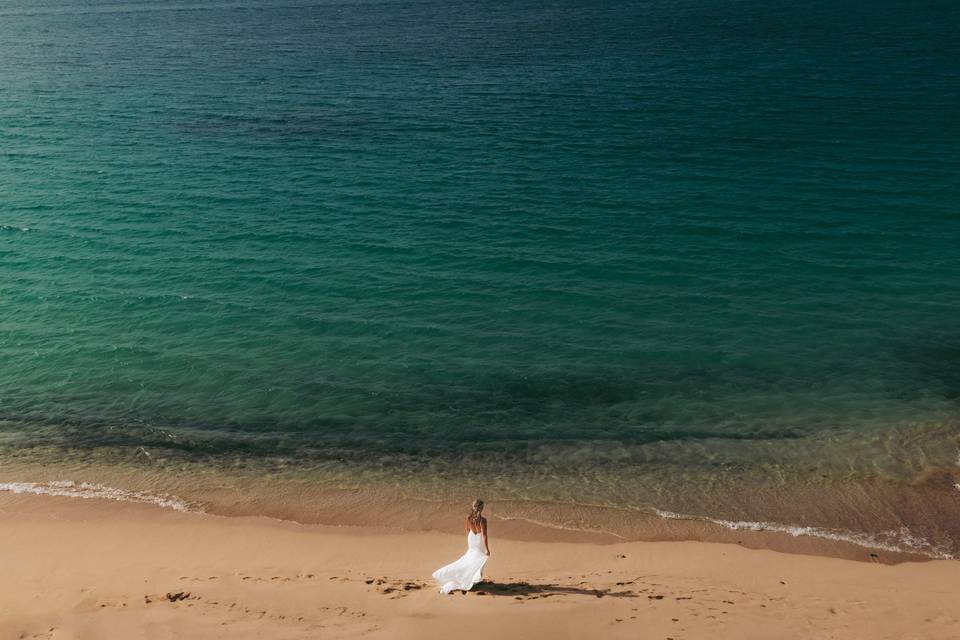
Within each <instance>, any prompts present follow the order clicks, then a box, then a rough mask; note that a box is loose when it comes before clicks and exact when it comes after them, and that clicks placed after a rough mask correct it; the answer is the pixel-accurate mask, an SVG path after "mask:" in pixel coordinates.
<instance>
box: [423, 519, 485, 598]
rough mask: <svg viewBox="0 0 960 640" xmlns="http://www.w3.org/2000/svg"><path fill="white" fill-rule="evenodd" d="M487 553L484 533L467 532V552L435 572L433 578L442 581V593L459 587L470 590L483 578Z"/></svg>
mask: <svg viewBox="0 0 960 640" xmlns="http://www.w3.org/2000/svg"><path fill="white" fill-rule="evenodd" d="M486 563H487V554H486V553H484V551H483V534H482V533H474V532H473V531H471V532H470V533H468V534H467V552H466V553H465V554H463V555H462V556H460V558H459V559H458V560H457V561H456V562H451V563H450V564H448V565H447V566H445V567H442V568H440V569H437V570H436V571H434V572H433V579H434V580H436V581H437V582H439V583H440V593H450V592H451V591H456V590H457V589H462V590H464V591H469V590H470V589H472V588H473V585H475V584H477V583H478V582H480V581H481V580H482V579H483V565H485V564H486Z"/></svg>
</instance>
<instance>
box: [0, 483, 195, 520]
mask: <svg viewBox="0 0 960 640" xmlns="http://www.w3.org/2000/svg"><path fill="white" fill-rule="evenodd" d="M0 491H9V492H11V493H32V494H36V495H46V496H63V497H67V498H83V499H100V500H117V501H119V502H137V503H141V504H152V505H155V506H158V507H162V508H164V509H173V510H174V511H184V512H187V511H192V512H202V511H203V510H202V509H200V508H198V507H196V506H194V505H191V504H189V503H188V502H186V501H184V500H181V499H179V498H176V497H173V496H167V495H156V494H152V493H147V492H145V491H127V490H126V489H117V488H115V487H107V486H104V485H102V484H91V483H89V482H74V481H73V480H58V481H55V482H0Z"/></svg>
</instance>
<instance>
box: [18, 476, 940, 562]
mask: <svg viewBox="0 0 960 640" xmlns="http://www.w3.org/2000/svg"><path fill="white" fill-rule="evenodd" d="M5 495H6V496H9V497H10V499H14V500H16V498H17V497H31V496H32V497H52V498H57V499H64V500H68V501H77V502H81V503H82V502H93V503H96V502H116V503H119V504H127V505H134V506H142V507H147V508H157V509H163V510H172V511H175V512H181V513H191V514H195V515H202V516H212V517H222V518H228V519H239V520H244V519H250V518H254V519H262V520H263V521H265V522H275V523H279V524H288V525H294V526H306V527H310V526H320V527H324V526H326V527H354V528H361V529H364V528H374V529H383V530H387V531H394V532H398V533H418V532H438V533H448V534H449V533H456V529H457V526H456V525H458V524H459V522H460V519H459V515H458V514H459V512H460V511H461V510H462V509H458V508H457V506H456V505H454V504H445V503H436V502H425V501H422V500H416V499H410V498H400V499H397V498H394V499H393V500H391V501H389V502H383V501H379V500H380V498H379V497H374V498H372V499H371V498H370V496H368V495H365V494H364V492H362V491H360V492H351V491H332V490H328V491H327V492H326V496H327V497H328V498H330V497H331V496H332V499H330V500H329V501H327V502H326V503H324V502H321V504H325V506H329V505H331V504H335V505H336V507H334V508H331V509H329V511H328V512H327V513H326V514H325V517H324V518H323V519H322V520H318V521H316V522H301V521H298V520H296V519H294V518H283V517H277V516H274V515H265V514H256V513H253V514H251V513H244V512H242V511H239V512H233V513H231V512H230V511H221V510H216V509H212V510H208V509H206V508H204V506H203V505H202V504H200V503H197V502H191V501H186V500H182V499H180V498H178V497H176V496H172V495H169V494H156V493H151V492H146V491H132V490H126V489H121V488H116V487H108V486H105V485H102V484H99V483H87V482H74V481H69V480H60V481H49V482H0V504H2V501H3V500H4V496H5ZM538 506H539V507H540V508H541V509H543V508H544V507H547V510H548V511H549V509H550V508H555V509H556V511H555V512H554V513H552V514H551V513H548V514H547V515H548V518H549V517H550V516H552V517H553V522H550V521H544V520H536V519H533V518H531V517H527V516H517V515H501V514H498V513H497V512H496V508H497V503H493V509H488V511H490V513H489V514H488V515H489V517H490V519H491V522H492V523H494V525H495V527H496V529H497V533H498V535H499V536H500V537H503V538H505V539H508V540H513V541H518V542H548V543H549V542H567V543H586V544H601V545H611V544H620V543H629V542H702V543H719V544H731V545H738V546H742V547H745V548H748V549H765V550H772V551H777V552H781V553H792V554H799V555H808V556H822V557H832V558H842V559H846V560H856V561H861V562H881V563H885V564H898V563H901V562H926V561H930V560H952V559H954V558H953V556H951V555H949V554H946V553H943V552H918V551H916V550H912V549H906V550H905V549H902V548H898V547H896V546H893V545H890V544H885V543H883V542H879V541H877V540H876V539H875V538H874V537H872V536H869V535H867V534H854V533H851V532H842V531H840V532H837V531H831V530H828V529H821V528H818V527H803V526H794V525H782V524H779V523H769V522H754V521H746V522H731V521H726V520H722V519H717V518H711V517H709V516H692V515H684V514H677V513H672V512H665V511H661V510H656V509H654V510H653V513H649V514H646V513H633V514H631V515H632V517H635V518H645V519H646V520H647V521H648V522H649V523H650V524H648V525H647V530H646V532H645V534H644V535H643V536H641V537H632V538H631V537H627V536H624V535H621V534H619V533H616V532H614V531H609V530H604V529H602V528H600V527H599V526H589V525H588V526H575V525H571V524H559V523H558V519H560V520H562V518H563V517H565V516H566V517H568V514H569V510H570V509H572V508H575V509H576V510H577V511H578V515H579V517H581V518H583V517H586V518H587V522H592V523H594V524H595V523H597V522H599V521H600V519H601V518H602V517H605V516H608V515H609V513H610V512H611V511H616V510H613V509H611V508H609V507H592V506H587V505H575V506H571V505H538ZM623 511H629V510H623ZM565 512H566V513H565Z"/></svg>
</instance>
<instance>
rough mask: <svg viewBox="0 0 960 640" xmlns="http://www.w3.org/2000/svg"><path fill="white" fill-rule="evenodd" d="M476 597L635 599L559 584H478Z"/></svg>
mask: <svg viewBox="0 0 960 640" xmlns="http://www.w3.org/2000/svg"><path fill="white" fill-rule="evenodd" d="M473 593H474V594H476V595H478V596H510V597H513V598H549V597H551V596H593V597H595V598H605V597H610V598H636V597H638V596H637V594H636V593H634V592H633V591H613V590H611V589H596V588H591V587H581V586H564V585H559V584H531V583H529V582H486V581H484V582H478V583H477V584H476V585H474V587H473Z"/></svg>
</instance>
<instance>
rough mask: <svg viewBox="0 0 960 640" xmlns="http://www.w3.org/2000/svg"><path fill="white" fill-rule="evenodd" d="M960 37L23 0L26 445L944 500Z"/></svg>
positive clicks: (837, 28) (684, 10) (844, 15)
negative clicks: (879, 486)
mask: <svg viewBox="0 0 960 640" xmlns="http://www.w3.org/2000/svg"><path fill="white" fill-rule="evenodd" d="M958 19H960V11H958V9H957V7H956V5H954V4H953V3H948V2H920V3H913V4H911V5H909V6H904V5H903V4H902V3H893V2H879V3H872V4H871V6H870V7H869V8H864V7H863V6H862V3H855V2H841V3H839V4H837V3H835V2H832V3H825V2H810V3H803V4H799V5H798V4H796V3H785V2H777V1H774V2H768V1H764V2H759V1H753V0H745V1H742V2H733V1H726V0H711V1H710V2H705V1H703V2H701V1H696V0H692V1H625V2H612V3H607V2H604V3H601V2H593V1H588V0H580V1H579V2H574V1H569V0H562V1H560V2H550V3H546V2H538V1H534V2H500V3H460V2H414V3H381V2H364V1H361V2H351V3H340V2H311V1H305V2H283V1H249V0H238V1H236V2H204V1H199V2H182V3H181V2H175V1H171V2H155V1H143V2H124V3H113V2H106V1H84V2H81V1H79V0H66V1H65V2H56V3H54V2H35V1H32V0H31V1H29V2H28V1H27V0H0V154H2V155H0V216H2V219H0V224H2V226H0V301H2V302H0V304H2V307H0V417H2V427H0V444H2V447H3V449H2V452H3V455H5V456H14V457H18V458H21V457H23V456H29V455H30V454H31V452H37V451H41V450H42V451H45V452H49V451H55V452H56V451H59V452H61V453H60V454H58V455H62V456H63V457H64V458H66V457H71V456H72V457H83V456H88V455H95V454H97V452H108V453H107V454H105V455H106V456H107V458H110V457H111V456H112V457H116V458H118V459H120V460H126V459H130V458H131V456H133V455H134V452H135V451H138V450H139V448H140V447H143V448H145V450H146V451H148V452H152V455H153V456H167V457H170V458H175V459H182V460H188V461H199V462H201V463H204V464H216V463H217V461H218V460H226V459H230V460H231V461H232V464H236V462H237V460H242V461H247V462H251V464H254V462H255V461H258V460H259V461H263V460H273V461H275V460H282V461H283V464H289V465H293V466H298V465H299V466H301V467H303V468H304V469H310V468H316V469H320V468H327V467H325V466H324V465H331V464H337V465H344V464H346V465H347V466H349V465H351V464H353V465H354V466H355V467H356V468H358V469H360V468H365V467H370V466H371V465H372V466H374V467H376V468H378V469H379V470H380V471H379V473H380V474H381V477H386V478H387V479H389V478H391V477H393V476H391V474H395V477H396V478H408V477H414V476H416V475H417V473H421V474H423V473H428V472H430V473H434V474H438V475H437V476H436V477H439V478H450V477H452V476H451V475H450V474H452V473H453V471H451V470H452V469H466V470H467V472H468V473H469V472H470V469H475V470H477V471H478V472H479V471H483V472H484V473H490V474H493V475H496V477H497V478H498V479H499V480H498V481H499V482H500V483H501V484H500V485H494V487H496V486H500V487H501V489H496V488H492V489H490V490H491V491H494V492H496V491H497V490H502V491H508V489H507V488H508V487H514V488H515V487H516V486H517V483H519V482H520V480H521V479H525V480H524V482H526V484H524V485H523V486H524V487H527V488H526V489H524V491H528V492H529V493H528V494H527V495H528V496H533V497H538V499H541V498H542V499H545V500H564V499H565V500H569V501H572V502H576V501H577V500H580V499H581V498H582V500H583V501H585V502H590V503H602V504H609V505H630V506H637V507H639V506H649V505H655V506H659V507H663V508H678V509H681V508H682V509H687V510H693V511H697V512H698V513H704V512H705V511H710V513H706V514H705V515H715V516H718V517H724V516H726V515H736V516H738V517H748V516H750V517H754V518H757V519H762V517H763V516H764V515H765V514H769V512H770V511H771V509H773V507H772V506H771V504H768V503H761V502H760V501H759V500H758V501H756V502H755V503H754V502H751V499H750V498H749V496H746V497H745V496H741V497H739V498H738V499H737V501H736V502H735V504H734V503H733V502H731V503H730V504H729V505H725V504H724V503H723V501H722V500H719V501H718V495H721V494H722V495H727V493H726V492H727V489H728V488H729V486H732V485H736V484H738V483H741V482H744V478H752V479H753V480H751V482H754V481H755V484H753V485H750V486H759V485H763V483H764V482H766V481H767V480H769V481H770V482H779V483H781V484H782V483H786V484H785V485H784V486H785V487H786V488H785V489H783V491H784V492H785V493H784V494H783V495H787V496H789V495H791V489H790V487H796V488H797V491H798V492H799V491H801V489H800V488H801V487H806V489H804V490H805V491H807V493H810V491H808V489H809V487H808V481H809V479H810V478H818V479H820V478H826V479H827V480H826V482H828V483H829V486H830V487H831V489H833V490H836V491H840V492H842V491H844V490H845V489H844V487H848V486H851V484H850V483H854V482H856V483H859V482H865V483H877V482H883V483H886V484H884V487H886V489H885V491H886V490H888V489H889V486H890V483H892V486H893V489H892V490H890V492H891V495H897V491H896V489H897V487H901V486H902V487H904V488H905V490H906V488H909V487H914V488H915V487H916V486H917V484H918V482H920V483H922V482H928V481H931V482H933V485H932V488H931V489H930V490H931V491H935V492H939V493H937V494H936V495H937V496H938V497H937V498H936V499H937V500H939V502H937V504H941V505H942V504H947V505H949V504H953V503H950V502H949V501H950V500H952V499H953V498H952V497H951V496H952V494H949V493H948V492H950V491H954V490H953V488H952V486H951V483H950V481H949V479H950V478H951V477H952V476H951V474H955V473H956V471H955V468H956V466H955V465H956V462H957V438H958V436H957V434H958V428H957V424H958V420H957V419H958V415H960V411H958V409H960V367H958V357H960V330H958V327H960V322H958V320H960V314H958V312H960V248H958V247H960V245H958V241H960V212H958V210H957V207H958V203H960V173H958V172H960V144H958V143H960V119H958V117H957V105H958V104H960V79H958V78H960V63H958V60H960V46H958V45H960V40H958V39H957V38H956V37H955V33H954V26H955V25H956V24H957V22H958ZM338 468H340V467H338ZM385 470H386V471H385ZM604 474H609V475H604ZM784 478H786V480H784ZM684 479H686V481H685V480H684ZM720 479H724V481H725V482H728V484H723V482H720ZM931 479H933V480H931ZM318 481H319V480H318ZM714 482H720V484H718V485H717V486H719V487H722V488H723V490H722V491H721V490H720V489H715V490H714V491H713V492H712V493H710V491H708V490H707V488H705V487H707V485H710V486H713V483H714ZM791 483H793V484H791ZM937 483H939V484H937ZM691 484H692V485H693V486H695V487H697V488H696V489H691ZM681 485H682V486H681ZM545 486H549V487H552V488H551V489H550V490H544V489H543V487H545ZM857 486H860V485H857ZM701 488H702V492H701ZM512 490H513V489H510V491H512ZM817 491H819V489H817ZM521 493H522V492H521ZM694 493H695V494H697V496H692V495H691V494H694ZM541 494H542V495H541ZM511 495H512V494H511ZM885 495H886V494H885ZM957 495H958V496H960V494H957ZM495 496H496V494H495ZM495 496H494V497H495ZM514 497H516V496H514ZM897 500H898V499H894V498H891V499H890V500H889V501H888V502H886V503H884V505H885V506H884V509H886V510H885V511H884V513H885V514H888V515H889V514H893V515H892V516H890V518H892V521H894V524H896V522H898V521H902V522H903V523H907V524H910V525H911V526H914V525H916V526H921V525H923V526H933V525H930V522H929V521H925V522H924V523H918V522H914V521H913V520H911V519H910V518H912V517H913V516H910V515H909V514H910V513H913V510H914V509H916V510H921V511H922V510H923V509H922V508H921V507H918V506H917V505H916V502H915V500H914V499H911V500H908V501H907V502H908V503H909V505H912V506H909V505H908V506H904V504H903V503H902V501H900V502H898V501H897ZM891 501H892V502H891ZM945 501H946V502H945ZM890 505H893V506H890ZM850 508H851V507H850V505H846V506H845V507H844V510H845V512H846V514H847V516H845V517H849V518H851V519H853V520H856V519H857V517H858V516H856V515H855V514H854V515H850V513H849V509H850ZM773 511H774V512H775V513H774V515H775V516H776V517H778V518H780V519H782V520H786V521H794V520H797V519H802V518H801V515H802V514H803V513H804V512H803V510H800V509H799V508H798V511H797V513H792V512H790V511H789V508H787V507H778V508H777V509H773ZM874 511H877V509H875V508H873V507H871V513H873V512H874ZM803 517H807V516H803ZM884 517H886V516H884ZM925 517H928V518H929V517H930V516H929V514H927V516H925ZM939 517H940V516H937V517H936V518H934V520H936V519H937V518H939ZM838 518H839V519H840V520H842V519H843V518H842V517H841V516H840V515H837V514H834V515H832V516H829V517H827V516H824V519H825V521H826V524H830V525H837V526H839V525H840V524H844V523H843V522H839V521H838ZM890 518H888V520H889V519H890ZM898 519H899V520H898ZM814 524H818V523H814ZM847 524H849V523H847ZM860 524H861V525H862V526H861V528H864V527H867V525H866V524H863V523H860ZM884 526H889V525H884ZM936 526H937V527H942V526H947V525H944V523H943V522H941V521H938V522H937V523H936Z"/></svg>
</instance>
